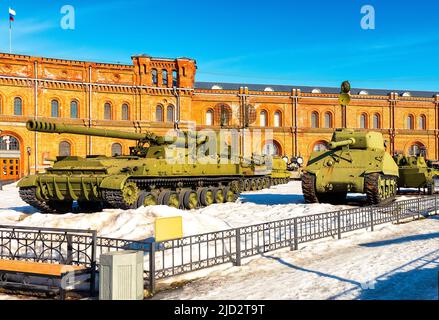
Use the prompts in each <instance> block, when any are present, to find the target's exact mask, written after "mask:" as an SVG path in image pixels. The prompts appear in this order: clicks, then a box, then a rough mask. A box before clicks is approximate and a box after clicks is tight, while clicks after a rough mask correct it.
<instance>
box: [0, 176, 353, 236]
mask: <svg viewBox="0 0 439 320" xmlns="http://www.w3.org/2000/svg"><path fill="white" fill-rule="evenodd" d="M0 199H1V202H0V224H3V225H18V226H36V227H47V228H70V229H90V230H97V231H98V235H99V236H103V237H112V238H121V239H130V240H142V239H147V238H150V237H152V236H153V224H154V221H155V219H156V218H157V217H169V216H182V217H183V226H184V230H183V231H184V234H185V235H193V234H199V233H206V232H212V231H218V230H225V229H230V228H236V227H240V226H245V225H249V224H257V223H262V222H268V221H274V220H279V219H287V218H291V217H294V216H299V215H304V214H315V213H321V212H327V211H334V210H338V209H345V208H350V207H349V206H333V205H330V204H305V203H304V200H303V196H302V191H301V184H300V182H298V181H294V182H290V183H289V184H286V185H278V186H274V187H272V188H270V189H266V190H262V191H258V192H248V193H245V194H242V196H241V197H240V199H239V200H238V201H237V202H236V203H224V204H214V205H212V206H209V207H206V208H201V209H197V210H191V211H184V210H178V209H175V208H170V207H167V206H152V207H143V208H139V209H136V210H119V209H106V210H104V211H103V212H97V213H93V214H74V213H69V214H65V215H51V214H41V213H39V212H37V210H36V209H34V208H32V207H30V206H29V205H27V204H26V203H24V202H23V201H22V200H21V199H20V197H19V195H18V190H17V188H16V187H15V185H8V186H5V187H4V190H3V191H0Z"/></svg>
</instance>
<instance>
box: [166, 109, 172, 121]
mask: <svg viewBox="0 0 439 320" xmlns="http://www.w3.org/2000/svg"><path fill="white" fill-rule="evenodd" d="M166 121H167V122H171V123H172V122H174V106H173V105H169V106H168V108H167V109H166Z"/></svg>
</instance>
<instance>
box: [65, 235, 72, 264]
mask: <svg viewBox="0 0 439 320" xmlns="http://www.w3.org/2000/svg"><path fill="white" fill-rule="evenodd" d="M66 240H67V254H66V261H65V264H67V265H71V264H72V263H73V238H72V235H71V234H67V236H66Z"/></svg>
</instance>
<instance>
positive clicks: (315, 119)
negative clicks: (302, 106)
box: [311, 111, 319, 128]
mask: <svg viewBox="0 0 439 320" xmlns="http://www.w3.org/2000/svg"><path fill="white" fill-rule="evenodd" d="M318 127H319V114H318V113H317V112H315V111H314V112H313V113H311V128H318Z"/></svg>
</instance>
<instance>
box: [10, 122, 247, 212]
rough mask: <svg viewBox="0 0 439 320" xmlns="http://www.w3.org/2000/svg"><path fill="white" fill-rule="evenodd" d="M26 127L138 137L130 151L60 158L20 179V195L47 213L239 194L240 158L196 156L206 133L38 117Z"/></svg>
mask: <svg viewBox="0 0 439 320" xmlns="http://www.w3.org/2000/svg"><path fill="white" fill-rule="evenodd" d="M26 126H27V129H28V130H30V131H37V132H46V133H60V134H62V133H71V134H79V135H89V136H99V137H108V138H119V139H128V140H135V141H136V146H134V147H131V148H130V155H128V156H114V157H107V156H100V155H95V156H87V157H78V156H69V157H57V159H56V161H55V162H54V165H53V166H52V167H51V168H48V169H47V170H46V172H44V173H38V174H35V175H29V176H27V177H25V178H23V179H22V180H20V181H19V183H18V187H19V192H20V197H21V198H22V199H23V200H24V201H25V202H27V203H28V204H30V205H31V206H33V207H35V208H37V209H39V210H40V211H42V212H47V213H66V212H70V211H71V210H72V204H73V203H74V201H76V202H77V205H78V206H79V209H80V211H81V212H94V211H99V210H101V209H102V208H105V207H112V208H121V209H131V208H137V207H140V206H143V205H156V204H162V205H168V206H172V207H176V208H182V209H194V208H197V207H201V206H208V205H210V204H212V203H221V202H229V201H235V200H236V199H237V197H238V196H239V193H240V185H241V184H242V178H243V172H242V171H243V169H242V167H241V165H240V163H239V162H238V163H236V164H233V163H227V164H223V163H220V161H219V159H220V158H219V156H214V157H212V156H205V158H203V157H201V158H200V157H199V155H198V157H197V153H198V152H196V151H197V150H199V148H200V147H201V146H203V145H204V144H205V143H206V142H207V140H208V137H206V136H198V135H196V134H195V133H190V132H183V133H181V134H180V135H179V136H178V137H163V136H157V135H155V134H154V133H151V132H146V133H130V132H121V131H117V130H106V129H97V128H88V127H82V126H68V125H65V124H61V123H54V122H41V121H33V120H30V121H28V122H27V124H26Z"/></svg>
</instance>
